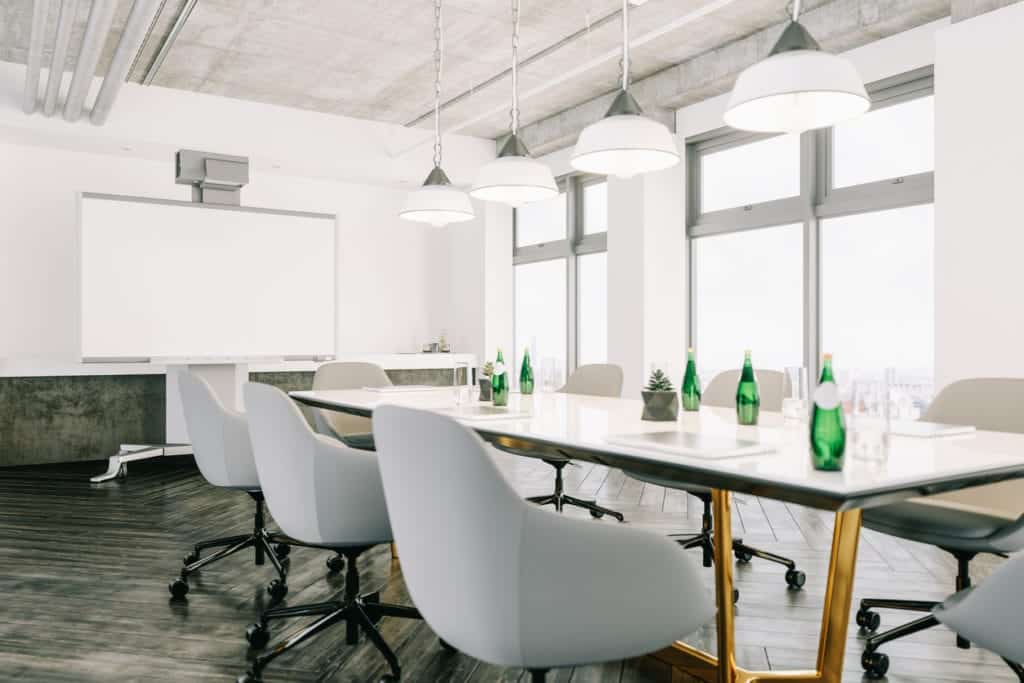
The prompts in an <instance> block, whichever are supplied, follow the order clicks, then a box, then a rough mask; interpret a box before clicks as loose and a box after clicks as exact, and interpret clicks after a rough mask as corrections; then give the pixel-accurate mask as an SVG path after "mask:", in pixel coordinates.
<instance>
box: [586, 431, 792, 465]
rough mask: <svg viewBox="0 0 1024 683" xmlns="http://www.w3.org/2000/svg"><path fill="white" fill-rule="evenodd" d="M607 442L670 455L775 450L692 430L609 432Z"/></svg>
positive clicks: (731, 454)
mask: <svg viewBox="0 0 1024 683" xmlns="http://www.w3.org/2000/svg"><path fill="white" fill-rule="evenodd" d="M605 440H606V441H607V442H608V443H612V444H616V445H619V446H629V447H631V448H649V449H651V450H655V451H661V452H663V453H671V454H672V455H686V456H690V457H694V458H708V459H716V458H738V457H741V456H744V455H761V454H766V453H774V452H775V447H774V446H769V445H766V444H761V443H758V442H756V441H743V440H741V439H735V438H732V437H728V436H713V435H707V434H694V433H692V432H680V431H670V432H642V433H638V434H612V435H610V436H608V437H607V438H606V439H605Z"/></svg>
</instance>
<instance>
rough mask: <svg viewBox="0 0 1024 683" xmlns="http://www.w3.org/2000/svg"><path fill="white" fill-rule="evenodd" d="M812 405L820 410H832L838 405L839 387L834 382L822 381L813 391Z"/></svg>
mask: <svg viewBox="0 0 1024 683" xmlns="http://www.w3.org/2000/svg"><path fill="white" fill-rule="evenodd" d="M814 405H816V406H818V407H819V408H821V409H822V410H834V409H835V408H837V407H838V406H839V387H837V386H836V383H835V382H823V383H821V384H819V385H818V388H817V389H816V390H815V391H814Z"/></svg>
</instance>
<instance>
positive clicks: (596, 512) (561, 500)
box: [526, 460, 626, 522]
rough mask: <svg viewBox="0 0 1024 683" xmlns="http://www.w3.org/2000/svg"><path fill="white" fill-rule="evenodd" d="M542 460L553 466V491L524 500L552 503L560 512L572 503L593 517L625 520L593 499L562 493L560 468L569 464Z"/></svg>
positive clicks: (619, 514)
mask: <svg viewBox="0 0 1024 683" xmlns="http://www.w3.org/2000/svg"><path fill="white" fill-rule="evenodd" d="M544 462H546V463H547V464H549V465H551V466H552V467H554V468H555V492H554V493H551V494H549V495H546V496H530V497H529V498H527V499H526V500H528V501H530V502H531V503H536V504H537V505H554V506H555V510H557V511H558V512H561V511H562V509H563V508H564V507H565V506H566V505H572V506H573V507H578V508H583V509H584V510H588V511H589V512H590V516H591V517H593V518H594V519H601V518H602V517H604V516H605V515H608V516H609V517H614V518H615V519H617V520H619V521H620V522H625V521H626V518H625V517H624V516H623V515H622V513H621V512H618V511H617V510H612V509H611V508H606V507H603V506H601V505H598V504H597V503H596V502H595V501H593V500H583V499H582V498H576V497H574V496H570V495H567V494H566V493H563V489H564V482H563V481H562V470H563V469H564V468H565V466H566V465H568V464H569V462H568V461H563V460H545V461H544Z"/></svg>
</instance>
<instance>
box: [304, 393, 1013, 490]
mask: <svg viewBox="0 0 1024 683" xmlns="http://www.w3.org/2000/svg"><path fill="white" fill-rule="evenodd" d="M292 396H293V397H294V398H295V399H296V400H298V401H300V402H303V403H307V404H316V405H319V406H321V407H324V408H328V409H339V410H343V411H345V412H356V413H360V414H370V413H372V411H373V409H374V408H376V407H377V406H379V405H382V404H385V403H387V404H393V405H404V406H409V407H415V408H422V409H426V410H434V411H443V412H450V411H452V410H453V409H455V403H454V400H455V399H454V392H453V391H432V392H423V393H408V394H401V395H382V394H380V393H373V392H368V391H362V390H346V391H299V392H292ZM508 408H509V410H510V411H512V412H515V413H526V414H528V415H529V417H528V418H522V419H490V420H464V421H463V423H464V424H466V425H467V426H468V427H470V428H472V429H474V430H476V431H478V432H480V433H481V434H482V435H483V436H484V437H485V438H491V439H493V438H494V437H496V436H498V437H501V436H505V437H513V438H516V439H521V440H523V441H526V442H530V443H536V444H541V445H544V446H548V447H563V448H565V449H566V450H567V451H570V452H572V455H573V457H581V458H582V459H587V460H591V461H595V462H602V463H604V464H608V465H611V466H615V467H620V468H623V469H627V470H628V469H629V468H630V467H635V468H636V469H638V470H640V471H644V472H646V473H648V474H654V475H657V476H664V477H668V478H672V479H676V480H679V481H685V482H690V483H695V484H702V485H709V486H716V487H719V488H728V489H732V490H737V491H745V492H750V493H756V494H759V495H765V496H769V497H775V498H779V499H783V500H791V501H793V502H803V503H806V504H810V505H816V506H819V507H825V508H830V509H845V508H851V507H861V506H871V505H878V504H882V503H888V502H893V501H894V500H899V499H901V498H907V497H910V496H914V495H927V494H930V493H937V492H941V491H946V490H953V489H957V488H964V487H966V486H973V485H978V484H983V483H988V482H991V481H997V480H1001V479H1008V478H1017V477H1024V434H1010V433H1003V432H985V431H977V432H975V433H973V434H969V435H962V436H954V437H943V438H913V437H891V440H890V445H889V448H888V456H887V458H886V459H885V460H884V461H867V460H864V459H860V458H856V457H853V456H852V455H850V454H848V455H847V457H846V464H845V467H844V469H843V471H842V472H823V471H819V470H815V469H814V468H813V467H812V465H811V455H810V446H809V440H808V426H807V423H806V422H804V423H800V422H797V421H788V420H784V419H783V418H782V416H781V415H780V414H778V413H769V412H764V411H762V412H761V416H760V424H759V425H758V426H756V427H744V426H740V425H738V424H737V423H736V415H735V411H733V410H728V409H724V408H707V407H705V408H702V409H701V410H700V412H699V413H686V412H683V413H681V415H680V419H679V420H678V421H676V422H650V421H644V420H641V419H640V415H641V412H642V408H643V405H642V402H641V401H640V400H632V399H619V398H599V397H592V396H579V395H572V394H543V393H537V394H534V395H532V396H521V395H519V394H512V395H510V397H509V406H508ZM671 429H678V430H681V431H688V432H699V433H701V434H709V435H716V436H723V437H731V438H734V439H739V440H743V441H755V442H759V443H762V444H767V445H771V446H773V447H775V448H776V451H775V452H774V453H770V454H764V455H752V456H742V457H732V458H720V459H707V458H698V457H692V456H683V455H674V454H671V453H666V452H663V451H662V452H659V451H657V450H653V449H649V448H635V447H631V446H624V445H618V444H611V443H609V442H608V441H607V437H608V436H610V435H621V434H631V433H632V434H635V433H639V432H659V431H666V430H671Z"/></svg>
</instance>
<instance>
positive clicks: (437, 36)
mask: <svg viewBox="0 0 1024 683" xmlns="http://www.w3.org/2000/svg"><path fill="white" fill-rule="evenodd" d="M442 40H443V38H442V34H441V0H434V166H435V167H436V168H440V167H441V69H442V67H443V66H444V63H443V54H444V53H443V49H442V48H443V43H442Z"/></svg>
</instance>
